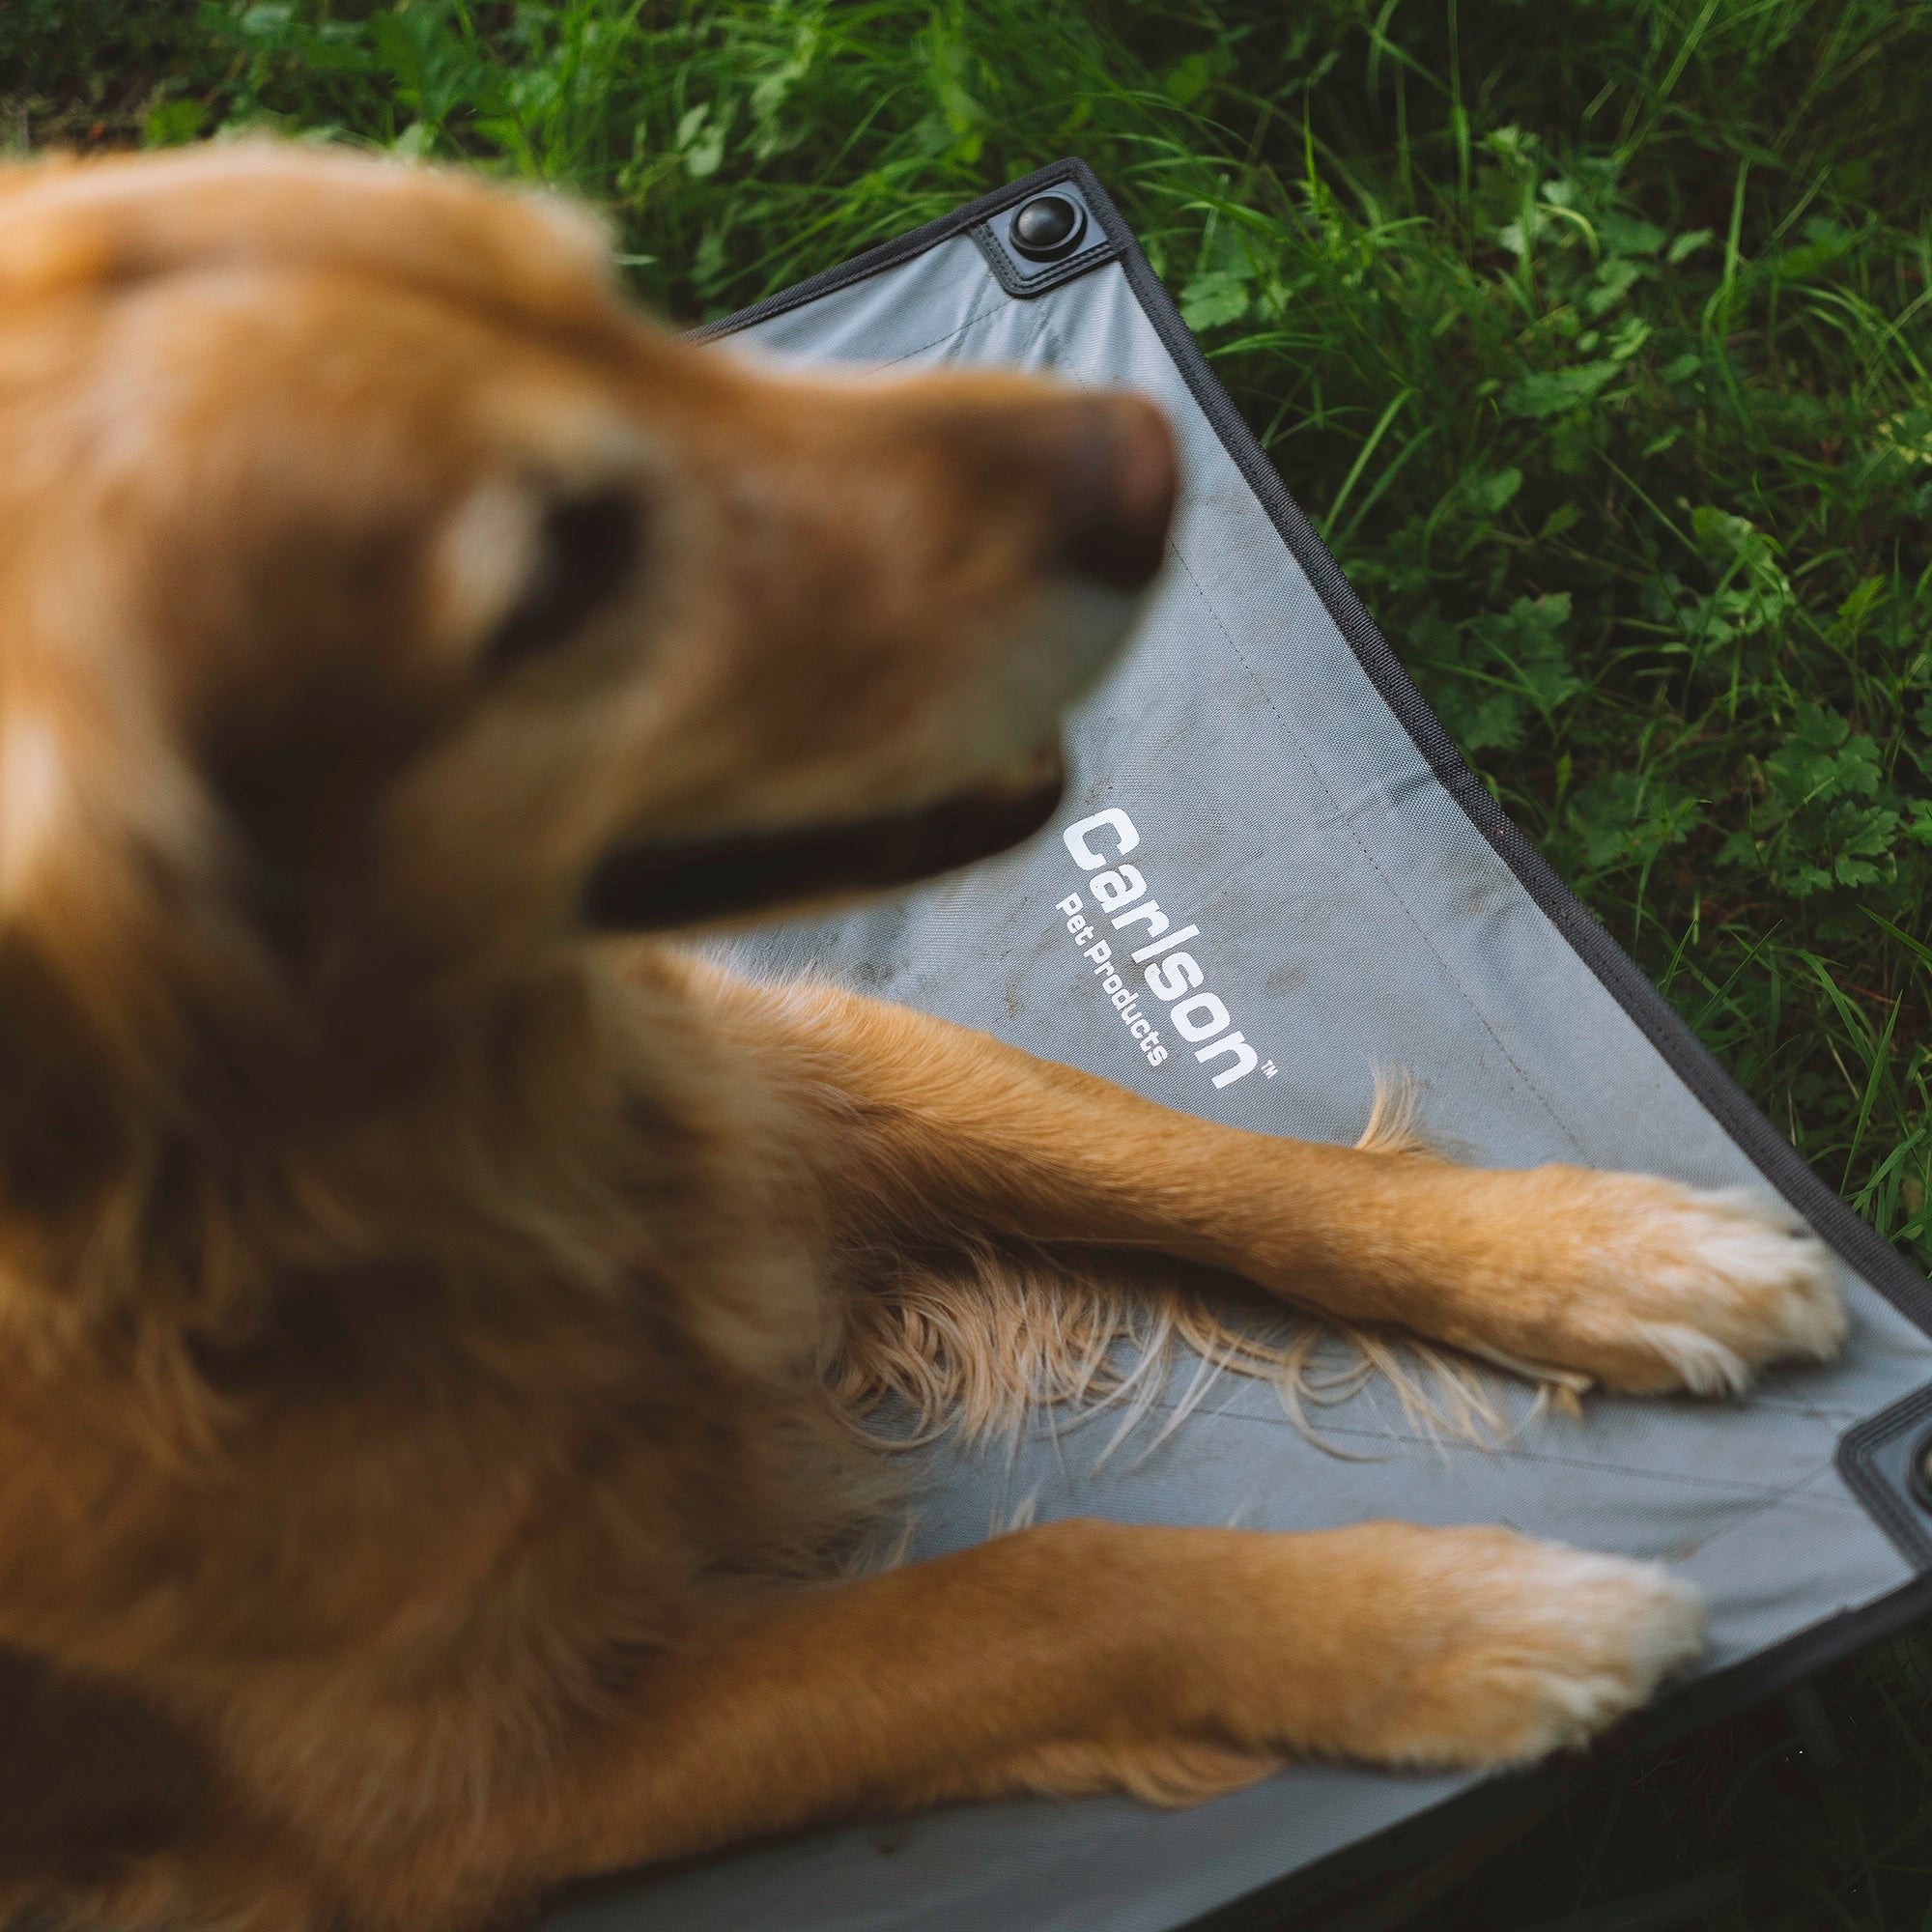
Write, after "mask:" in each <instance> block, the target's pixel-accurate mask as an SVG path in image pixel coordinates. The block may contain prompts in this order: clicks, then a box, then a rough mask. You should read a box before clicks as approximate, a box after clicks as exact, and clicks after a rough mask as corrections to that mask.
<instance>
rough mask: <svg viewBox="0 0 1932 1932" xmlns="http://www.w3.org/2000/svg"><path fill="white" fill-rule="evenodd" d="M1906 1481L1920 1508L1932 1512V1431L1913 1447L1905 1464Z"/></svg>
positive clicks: (1928, 1431) (1920, 1438) (1919, 1439)
mask: <svg viewBox="0 0 1932 1932" xmlns="http://www.w3.org/2000/svg"><path fill="white" fill-rule="evenodd" d="M1905 1480H1906V1485H1907V1487H1908V1488H1909V1489H1910V1490H1911V1491H1912V1497H1913V1500H1914V1501H1915V1502H1916V1503H1918V1507H1919V1508H1920V1509H1924V1510H1932V1429H1928V1430H1927V1431H1926V1432H1925V1433H1924V1435H1921V1436H1919V1438H1918V1441H1917V1442H1915V1443H1914V1444H1913V1445H1912V1453H1911V1455H1910V1456H1908V1457H1907V1458H1906V1463H1905Z"/></svg>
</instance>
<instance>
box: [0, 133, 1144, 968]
mask: <svg viewBox="0 0 1932 1932" xmlns="http://www.w3.org/2000/svg"><path fill="white" fill-rule="evenodd" d="M607 262H608V255H607V248H606V241H605V237H604V236H603V233H602V231H601V230H600V229H599V228H598V227H597V225H596V224H595V223H594V222H592V221H591V220H589V219H588V218H586V217H585V216H584V215H582V213H578V212H577V211H575V210H572V209H570V208H567V207H560V206H558V205H557V204H555V203H554V202H551V201H541V200H537V199H535V198H532V197H529V196H525V195H516V194H507V193H502V192H496V191H491V190H488V189H486V188H484V187H483V186H481V185H476V184H474V183H472V182H469V181H467V180H463V179H460V178H457V177H453V176H449V175H440V174H431V173H426V172H423V171H418V170H407V169H403V168H398V167H390V166H384V165H382V164H379V163H374V162H369V161H364V160H357V159H351V158H347V157H342V156H327V155H322V154H318V153H315V152H313V151H298V150H287V149H282V150H277V149H271V148H267V147H244V148H240V149H234V148H231V149H224V150H205V151H202V152H199V153H194V154H189V155H185V156H179V157H170V158H163V159H153V160H144V161H129V162H119V163H110V164H106V165H100V166H78V167H70V168H53V169H29V170H23V171H19V172H17V173H16V174H15V175H14V176H13V177H11V178H8V177H0V943H4V940H5V935H6V934H7V932H8V930H9V928H10V927H13V928H14V929H15V930H19V929H22V924H23V923H33V922H34V921H35V920H36V919H39V920H40V921H41V923H46V922H47V921H48V920H49V919H50V920H51V921H52V923H53V925H54V926H55V927H57V928H59V929H60V930H61V931H63V932H65V934H66V935H67V943H68V944H69V945H70V947H71V948H75V949H78V950H79V951H80V952H86V951H87V950H88V948H89V947H98V945H99V944H100V943H102V940H103V937H104V935H105V934H106V933H108V932H109V931H110V930H111V929H112V928H113V927H114V924H115V922H116V921H125V920H127V919H129V918H133V919H136V920H138V921H141V922H145V923H148V924H150V925H152V924H153V923H154V922H155V921H156V920H160V921H161V922H163V923H165V922H167V921H169V920H173V921H176V922H189V923H192V922H194V921H197V920H199V921H204V922H209V921H212V922H213V923H215V924H218V925H221V926H222V927H223V928H224V929H225V930H228V931H229V932H230V933H231V935H241V936H244V937H245V936H247V935H250V934H253V935H259V936H260V938H261V940H262V942H263V945H264V947H265V949H266V956H267V957H269V958H270V959H271V960H272V961H273V962H275V963H274V971H276V972H278V973H284V974H293V975H295V976H296V977H298V978H299V977H300V976H301V975H304V974H306V975H309V976H312V977H318V978H322V977H326V976H327V974H328V973H329V972H330V971H331V970H334V968H335V966H337V965H339V963H340V962H341V961H342V960H344V959H347V958H351V957H354V956H363V955H370V954H373V955H374V956H379V957H381V958H383V959H384V960H385V961H388V962H390V964H391V965H393V963H394V962H395V961H396V960H399V959H413V960H416V961H419V962H420V963H421V965H422V966H423V967H424V968H425V969H426V970H430V971H433V972H436V973H439V974H452V973H453V974H469V975H477V974H481V975H486V976H487V975H491V974H494V973H496V972H498V971H501V970H505V969H508V970H515V969H516V968H517V966H518V965H519V963H520V962H523V961H526V960H528V959H529V958H531V957H532V956H533V955H535V954H540V953H542V952H544V951H545V950H546V949H554V947H555V946H556V945H557V944H558V943H559V941H562V942H565V943H568V942H569V941H570V939H571V938H572V937H573V936H574V935H581V934H582V933H584V932H585V931H587V930H590V929H592V928H594V927H597V926H611V925H623V926H650V927H669V926H677V925H684V924H690V923H704V922H707V921H712V920H716V919H720V918H724V917H727V916H735V915H739V914H742V913H744V912H747V911H750V910H753V909H756V908H762V907H765V906H770V905H775V904H779V903H782V902H790V901H797V900H801V899H807V898H812V897H817V896H821V895H826V894H833V893H842V892H847V891H851V890H854V889H863V888H866V887H868V886H873V885H884V884H892V883H896V882H898V881H901V880H904V879H909V878H913V877H917V876H920V875H923V874H925V873H928V872H931V871H935V870H938V869H942V868H944V867H950V866H954V865H958V864H961V863H964V862H965V861H968V860H970V859H973V858H976V857H979V856H981V855H982V854H984V853H987V852H990V851H993V850H996V849H999V848H1000V847H1002V846H1005V845H1008V844H1009V843H1011V842H1013V841H1014V840H1015V839H1016V838H1020V837H1023V836H1024V835H1026V834H1027V833H1029V832H1031V831H1033V830H1034V829H1035V828H1036V827H1037V825H1038V824H1039V823H1040V822H1041V821H1042V820H1043V818H1044V817H1045V816H1046V814H1047V813H1048V812H1049V811H1050V810H1052V806H1053V802H1054V799H1055V796H1056V791H1057V786H1058V779H1059V764H1058V753H1057V727H1058V721H1059V719H1060V716H1061V713H1062V711H1063V710H1064V708H1065V706H1066V704H1067V703H1068V701H1069V700H1070V699H1071V698H1072V697H1073V696H1076V695H1077V694H1078V693H1079V692H1080V691H1082V690H1083V689H1084V688H1085V687H1086V686H1087V685H1088V684H1090V683H1091V681H1092V680H1093V679H1094V677H1095V676H1096V674H1097V673H1098V672H1099V671H1100V669H1101V668H1103V667H1104V666H1105V665H1106V664H1107V663H1108V661H1109V660H1110V658H1111V657H1112V655H1113V653H1114V651H1115V650H1116V648H1117V646H1118V645H1119V643H1120V641H1121V639H1122V637H1123V635H1124V634H1125V631H1126V629H1127V627H1128V624H1129V622H1130V619H1131V617H1132V615H1133V612H1134V610H1135V607H1136V604H1137V601H1138V599H1139V595H1140V593H1141V592H1142V591H1143V590H1144V589H1145V587H1146V585H1147V584H1148V582H1150V580H1151V578H1152V576H1153V574H1154V572H1155V570H1156V568H1157V566H1158V564H1159V561H1160V557H1161V554H1162V550H1163V546H1164V541H1165V534H1166V529H1167V525H1168V520H1169V515H1170V511H1171V507H1172V501H1173V497H1174V489H1175V472H1174V457H1173V453H1172V445H1171V442H1170V440H1169V437H1168V433H1167V431H1166V428H1165V426H1164V424H1163V422H1162V419H1161V418H1160V416H1159V414H1158V413H1157V412H1155V411H1154V410H1153V409H1152V408H1151V406H1150V405H1147V404H1145V403H1143V402H1140V401H1138V400H1136V399H1134V398H1131V397H1127V396H1123V395H1083V394H1080V393H1077V392H1075V391H1072V390H1069V389H1066V388H1064V387H1060V386H1056V385H1050V384H1046V383H1043V382H1037V381H1033V380H1029V379H1025V378H1021V377H1017V376H1007V375H991V374H976V375H968V374H951V375H936V376H921V377H914V378H892V377H873V378H867V379H864V380H856V379H855V380H840V379H835V378H832V377H827V376H819V375H803V374H785V373H780V372H778V371H775V370H773V369H769V368H761V367H759V366H756V365H755V364H753V363H752V362H750V361H748V360H746V359H744V358H741V357H739V356H736V355H732V354H730V353H728V352H725V351H723V350H718V349H707V348H701V347H696V346H693V345H692V344H690V343H688V342H685V341H681V340H679V339H677V338H676V337H674V336H672V335H670V334H669V333H668V332H666V331H665V330H663V329H662V328H659V327H654V326H652V325H651V324H649V323H648V322H646V321H644V320H642V319H640V318H639V317H638V316H637V315H636V314H635V313H633V312H632V311H631V310H630V309H629V308H627V307H626V305H625V304H624V303H623V302H622V300H621V299H620V298H619V297H618V295H617V294H616V292H615V291H614V288H613V286H612V283H611V278H610V274H609V270H608V267H607ZM122 943H133V942H132V941H131V939H130V937H129V936H128V935H126V934H124V935H123V937H122Z"/></svg>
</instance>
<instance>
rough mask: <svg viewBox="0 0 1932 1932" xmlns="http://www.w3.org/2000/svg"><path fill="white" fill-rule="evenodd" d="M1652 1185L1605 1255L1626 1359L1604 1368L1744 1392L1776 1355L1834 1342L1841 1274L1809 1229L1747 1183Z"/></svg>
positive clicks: (1624, 1381)
mask: <svg viewBox="0 0 1932 1932" xmlns="http://www.w3.org/2000/svg"><path fill="white" fill-rule="evenodd" d="M1649 1194H1650V1198H1649V1199H1648V1200H1646V1201H1645V1202H1644V1203H1642V1205H1641V1206H1640V1207H1639V1208H1638V1209H1637V1211H1636V1213H1635V1214H1634V1215H1633V1216H1632V1217H1631V1219H1630V1220H1629V1222H1628V1223H1627V1224H1626V1227H1625V1229H1624V1231H1623V1233H1622V1236H1621V1237H1620V1238H1616V1239H1613V1240H1612V1241H1611V1242H1610V1244H1609V1245H1608V1247H1607V1249H1606V1251H1605V1254H1604V1256H1603V1268H1604V1272H1605V1277H1606V1280H1605V1288H1606V1290H1607V1291H1608V1293H1607V1295H1606V1296H1605V1300H1604V1302H1603V1303H1602V1305H1601V1308H1600V1310H1599V1312H1598V1316H1597V1321H1598V1325H1600V1326H1601V1327H1602V1328H1603V1329H1604V1330H1605V1334H1604V1340H1605V1342H1606V1343H1610V1344H1612V1345H1619V1344H1620V1345H1621V1348H1620V1350H1619V1352H1620V1353H1624V1354H1627V1355H1628V1356H1629V1358H1630V1359H1629V1361H1628V1362H1627V1363H1626V1364H1625V1365H1624V1367H1623V1372H1622V1373H1621V1374H1616V1375H1612V1376H1610V1377H1609V1378H1608V1379H1611V1380H1613V1381H1615V1382H1616V1383H1617V1384H1618V1385H1619V1386H1622V1387H1627V1388H1634V1389H1639V1390H1648V1389H1655V1388H1660V1387H1664V1388H1669V1387H1677V1388H1686V1389H1690V1391H1692V1392H1693V1393H1695V1394H1697V1395H1739V1394H1742V1393H1743V1392H1744V1391H1745V1390H1746V1389H1747V1388H1748V1387H1749V1386H1750V1383H1751V1380H1752V1378H1754V1377H1755V1376H1756V1374H1757V1372H1758V1371H1759V1370H1761V1369H1763V1368H1765V1367H1767V1366H1769V1365H1770V1364H1771V1363H1773V1362H1781V1361H1814V1362H1821V1361H1829V1360H1830V1359H1831V1358H1832V1357H1833V1355H1835V1354H1836V1353H1837V1352H1838V1350H1839V1349H1840V1348H1841V1347H1842V1346H1843V1344H1844V1340H1845V1332H1846V1326H1847V1317H1846V1308H1845V1296H1844V1289H1843V1275H1842V1272H1841V1270H1840V1268H1839V1266H1838V1264H1837V1262H1836V1260H1835V1259H1834V1258H1833V1254H1832V1252H1831V1250H1830V1249H1829V1248H1827V1247H1826V1246H1825V1244H1824V1242H1822V1241H1821V1240H1819V1239H1818V1237H1817V1236H1815V1235H1814V1234H1812V1232H1811V1231H1810V1229H1808V1228H1806V1227H1804V1225H1803V1224H1802V1223H1800V1222H1797V1221H1796V1220H1794V1219H1793V1218H1792V1217H1791V1216H1790V1215H1789V1214H1788V1213H1786V1212H1783V1211H1780V1210H1779V1209H1777V1208H1773V1207H1771V1206H1769V1205H1767V1204H1766V1203H1765V1202H1764V1201H1762V1200H1760V1199H1759V1198H1757V1197H1756V1196H1753V1195H1750V1194H1747V1193H1745V1192H1743V1191H1733V1192H1728V1193H1721V1194H1719V1193H1698V1192H1694V1191H1692V1190H1691V1189H1689V1188H1681V1187H1675V1186H1672V1185H1671V1184H1670V1183H1668V1182H1653V1183H1651V1185H1650V1189H1649Z"/></svg>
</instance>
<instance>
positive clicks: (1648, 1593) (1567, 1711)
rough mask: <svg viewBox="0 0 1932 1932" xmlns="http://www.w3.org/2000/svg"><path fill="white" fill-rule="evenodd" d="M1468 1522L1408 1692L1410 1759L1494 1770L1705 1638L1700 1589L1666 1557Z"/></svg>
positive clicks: (1629, 1694) (1544, 1745)
mask: <svg viewBox="0 0 1932 1932" xmlns="http://www.w3.org/2000/svg"><path fill="white" fill-rule="evenodd" d="M1466 1534H1468V1535H1470V1536H1471V1537H1472V1538H1473V1537H1474V1536H1476V1535H1483V1536H1484V1539H1485V1546H1486V1547H1485V1548H1483V1549H1482V1550H1480V1551H1477V1550H1472V1551H1471V1552H1470V1554H1471V1555H1472V1556H1474V1557H1475V1558H1476V1559H1477V1560H1476V1561H1475V1563H1474V1564H1473V1566H1472V1567H1471V1568H1470V1569H1468V1570H1467V1571H1465V1572H1464V1575H1463V1580H1462V1585H1461V1587H1460V1588H1459V1589H1457V1590H1456V1591H1455V1592H1454V1594H1455V1595H1456V1596H1458V1597H1460V1598H1461V1599H1462V1602H1461V1605H1460V1606H1459V1607H1460V1615H1458V1616H1457V1617H1456V1618H1455V1620H1454V1622H1455V1627H1454V1628H1453V1634H1448V1633H1445V1634H1448V1641H1447V1642H1446V1643H1445V1644H1444V1646H1443V1649H1442V1651H1441V1654H1440V1656H1439V1658H1438V1660H1437V1661H1436V1662H1435V1664H1434V1666H1433V1668H1432V1670H1431V1672H1430V1674H1429V1678H1428V1681H1427V1682H1426V1683H1425V1684H1424V1686H1423V1687H1422V1694H1421V1695H1420V1696H1418V1698H1417V1699H1416V1700H1415V1705H1414V1711H1413V1717H1414V1719H1415V1724H1414V1731H1413V1734H1412V1736H1411V1737H1410V1739H1409V1740H1408V1741H1407V1745H1406V1748H1405V1749H1404V1750H1403V1751H1402V1752H1401V1755H1402V1756H1403V1757H1404V1758H1406V1760H1407V1761H1409V1762H1411V1763H1416V1764H1425V1765H1458V1766H1467V1767H1473V1768H1478V1769H1490V1768H1493V1767H1498V1766H1506V1765H1513V1764H1527V1763H1531V1762H1533V1761H1534V1760H1536V1759H1537V1758H1540V1757H1545V1756H1547V1755H1548V1753H1549V1752H1551V1751H1555V1750H1563V1749H1570V1748H1574V1747H1577V1746H1579V1745H1581V1744H1584V1743H1585V1742H1587V1741H1588V1740H1589V1739H1590V1738H1592V1737H1594V1736H1595V1735H1596V1734H1597V1733H1598V1732H1599V1731H1601V1730H1603V1729H1604V1728H1605V1726H1606V1725H1609V1724H1611V1723H1614V1722H1615V1721H1616V1720H1617V1719H1619V1718H1621V1717H1624V1716H1625V1715H1627V1714H1628V1713H1629V1712H1631V1711H1634V1710H1635V1709H1636V1708H1637V1707H1638V1706H1639V1705H1641V1704H1644V1703H1646V1702H1647V1701H1648V1700H1649V1699H1650V1698H1651V1696H1652V1695H1653V1694H1654V1693H1655V1692H1656V1690H1657V1688H1658V1686H1659V1685H1660V1684H1662V1682H1663V1681H1664V1680H1665V1679H1666V1678H1669V1677H1671V1676H1673V1675H1675V1674H1676V1673H1677V1672H1679V1671H1681V1670H1682V1669H1683V1668H1684V1667H1685V1666H1686V1665H1688V1664H1689V1663H1690V1662H1692V1661H1693V1660H1694V1659H1695V1658H1696V1656H1697V1654H1698V1653H1699V1651H1700V1650H1701V1649H1702V1648H1703V1642H1704V1607H1703V1600H1702V1599H1701V1597H1700V1596H1699V1595H1698V1593H1697V1592H1696V1590H1694V1589H1693V1588H1692V1587H1691V1586H1690V1584H1688V1583H1685V1582H1682V1581H1680V1580H1679V1579H1678V1578H1676V1577H1672V1576H1671V1575H1670V1573H1669V1572H1668V1571H1667V1570H1665V1569H1664V1568H1663V1566H1662V1564H1658V1563H1644V1562H1636V1561H1633V1560H1631V1559H1629V1558H1626V1557H1620V1556H1603V1555H1597V1554H1595V1553H1593V1552H1590V1551H1588V1550H1581V1549H1571V1548H1566V1547H1564V1546H1563V1545H1561V1544H1551V1543H1538V1542H1533V1541H1531V1540H1529V1539H1528V1538H1525V1537H1520V1536H1513V1535H1508V1534H1507V1533H1506V1532H1488V1533H1483V1532H1467V1533H1466Z"/></svg>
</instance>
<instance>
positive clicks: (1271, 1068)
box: [1262, 1060, 1275, 1080]
mask: <svg viewBox="0 0 1932 1932" xmlns="http://www.w3.org/2000/svg"><path fill="white" fill-rule="evenodd" d="M1274 1076H1275V1064H1274V1062H1273V1061H1271V1060H1264V1061H1263V1062H1262V1078H1263V1079H1264V1080H1272V1079H1273V1078H1274Z"/></svg>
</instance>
